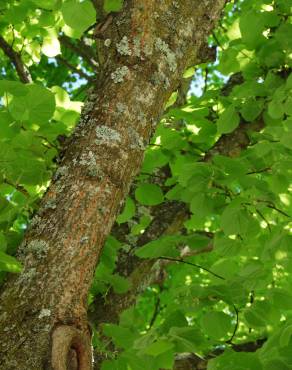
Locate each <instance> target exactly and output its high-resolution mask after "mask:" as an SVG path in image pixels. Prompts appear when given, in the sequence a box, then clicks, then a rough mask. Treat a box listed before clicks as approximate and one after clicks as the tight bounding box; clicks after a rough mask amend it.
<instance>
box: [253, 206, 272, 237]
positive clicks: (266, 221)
mask: <svg viewBox="0 0 292 370" xmlns="http://www.w3.org/2000/svg"><path fill="white" fill-rule="evenodd" d="M256 212H257V214H258V215H259V216H260V217H261V218H262V219H263V220H264V221H265V223H266V224H267V226H268V229H269V231H270V232H272V229H271V225H270V224H269V222H268V220H267V219H266V218H265V216H264V215H263V214H262V213H261V211H259V210H258V209H257V210H256Z"/></svg>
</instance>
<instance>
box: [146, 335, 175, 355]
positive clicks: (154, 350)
mask: <svg viewBox="0 0 292 370" xmlns="http://www.w3.org/2000/svg"><path fill="white" fill-rule="evenodd" d="M173 347H174V345H173V343H172V342H170V341H167V340H163V339H160V340H158V341H157V342H155V343H153V344H151V345H150V346H149V347H147V348H146V349H145V353H146V354H147V355H151V356H154V357H157V356H159V355H160V354H162V353H164V352H168V351H169V350H171V349H172V348H173Z"/></svg>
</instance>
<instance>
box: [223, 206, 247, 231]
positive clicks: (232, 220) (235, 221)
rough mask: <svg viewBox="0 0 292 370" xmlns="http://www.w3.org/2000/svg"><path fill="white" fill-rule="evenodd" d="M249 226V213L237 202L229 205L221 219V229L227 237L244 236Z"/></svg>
mask: <svg viewBox="0 0 292 370" xmlns="http://www.w3.org/2000/svg"><path fill="white" fill-rule="evenodd" d="M248 226H249V217H248V213H247V212H246V211H245V210H244V209H243V208H242V206H241V205H240V204H238V203H237V202H235V203H231V204H229V205H228V206H227V207H226V208H225V210H224V212H223V214H222V217H221V227H222V229H223V231H224V233H225V234H226V235H237V234H240V235H244V234H245V233H246V232H247V230H248Z"/></svg>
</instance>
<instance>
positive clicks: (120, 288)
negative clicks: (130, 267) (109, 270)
mask: <svg viewBox="0 0 292 370" xmlns="http://www.w3.org/2000/svg"><path fill="white" fill-rule="evenodd" d="M107 281H108V282H109V283H110V284H111V285H112V286H113V289H114V291H115V292H116V293H118V294H124V293H126V292H127V291H128V290H129V288H130V283H129V280H128V279H126V278H124V277H123V276H120V275H118V274H114V275H109V276H108V277H107Z"/></svg>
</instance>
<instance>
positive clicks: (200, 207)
mask: <svg viewBox="0 0 292 370" xmlns="http://www.w3.org/2000/svg"><path fill="white" fill-rule="evenodd" d="M190 208H191V211H192V212H193V213H194V214H197V215H198V216H200V217H206V216H210V215H211V214H212V211H213V203H212V199H211V198H210V194H208V193H207V194H205V193H198V194H195V195H194V197H193V198H192V200H191V204H190Z"/></svg>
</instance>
